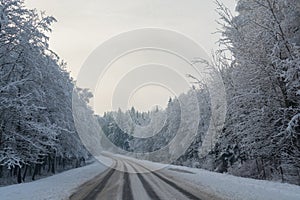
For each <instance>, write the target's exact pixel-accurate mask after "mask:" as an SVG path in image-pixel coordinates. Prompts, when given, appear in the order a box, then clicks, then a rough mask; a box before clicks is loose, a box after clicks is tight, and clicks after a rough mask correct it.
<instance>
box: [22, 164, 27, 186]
mask: <svg viewBox="0 0 300 200" xmlns="http://www.w3.org/2000/svg"><path fill="white" fill-rule="evenodd" d="M27 170H28V165H26V166H25V171H24V173H23V178H22V180H23V182H25V177H26V174H27Z"/></svg>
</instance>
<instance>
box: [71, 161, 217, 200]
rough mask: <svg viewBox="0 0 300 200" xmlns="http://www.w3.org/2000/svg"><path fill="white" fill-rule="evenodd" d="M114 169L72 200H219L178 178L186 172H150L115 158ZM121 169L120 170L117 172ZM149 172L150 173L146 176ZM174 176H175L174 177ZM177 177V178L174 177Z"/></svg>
mask: <svg viewBox="0 0 300 200" xmlns="http://www.w3.org/2000/svg"><path fill="white" fill-rule="evenodd" d="M113 159H114V165H113V167H112V168H109V169H107V170H106V171H104V172H103V173H101V174H99V175H98V176H96V177H95V178H93V179H92V180H90V181H88V182H86V183H84V184H83V185H81V186H80V187H79V188H78V189H77V191H76V192H75V193H74V194H72V195H71V196H70V198H69V199H70V200H152V199H155V200H219V199H221V198H219V197H216V196H213V195H212V194H208V193H207V192H205V191H204V189H203V188H201V187H200V186H199V185H195V184H193V183H190V182H187V181H184V180H182V179H179V178H177V177H176V173H191V172H188V171H184V170H176V171H174V170H173V173H172V174H170V173H168V172H170V171H169V170H170V169H161V170H159V171H151V170H150V168H149V167H148V166H146V165H142V164H141V163H137V162H135V161H132V160H129V159H125V158H113ZM118 169H120V170H118ZM145 171H148V172H145ZM174 172H175V173H174ZM174 174H175V175H174Z"/></svg>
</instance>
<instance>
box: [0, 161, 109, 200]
mask: <svg viewBox="0 0 300 200" xmlns="http://www.w3.org/2000/svg"><path fill="white" fill-rule="evenodd" d="M106 163H108V161H107V160H106ZM105 169H107V166H105V165H103V164H101V163H99V162H94V163H93V164H90V165H88V166H85V167H81V168H77V169H72V170H69V171H65V172H62V173H60V174H56V175H53V176H50V177H47V178H43V179H40V180H37V181H34V182H30V183H22V184H18V185H10V186H5V187H0V199H1V200H46V199H47V200H49V199H51V200H63V199H67V198H68V197H69V196H70V195H71V194H72V193H73V192H74V191H75V190H76V188H77V187H78V186H80V185H81V184H83V183H84V182H86V181H88V180H90V179H92V178H93V177H95V176H96V175H98V174H99V173H101V172H103V171H104V170H105Z"/></svg>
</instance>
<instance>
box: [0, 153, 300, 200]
mask: <svg viewBox="0 0 300 200" xmlns="http://www.w3.org/2000/svg"><path fill="white" fill-rule="evenodd" d="M114 157H115V158H116V157H118V158H119V159H130V160H132V161H134V162H137V163H140V164H143V165H145V166H147V167H148V168H150V169H153V168H154V169H162V171H161V172H162V173H163V174H166V175H171V176H174V177H176V178H179V179H181V180H186V181H187V182H192V183H195V184H196V185H198V186H200V187H201V188H202V189H203V190H204V191H206V192H209V193H210V194H216V195H217V196H220V197H223V198H224V199H230V200H254V199H255V200H259V199H262V200H277V199H278V200H299V199H300V187H299V186H296V185H291V184H282V183H278V182H270V181H262V180H254V179H248V178H241V177H235V176H232V175H228V174H220V173H215V172H209V171H206V170H202V169H195V168H188V167H182V166H175V165H166V164H160V163H153V162H150V161H141V160H136V159H133V158H127V157H124V156H114ZM98 159H100V160H103V163H105V165H112V163H113V161H112V160H110V159H109V158H105V157H101V158H98ZM105 165H104V164H101V163H99V162H95V163H93V164H90V165H88V166H85V167H81V168H77V169H73V170H69V171H66V172H63V173H60V174H57V175H54V176H51V177H48V178H44V179H40V180H37V181H34V182H31V183H24V184H19V185H12V186H6V187H0V194H1V197H0V198H1V200H15V199H20V200H29V199H30V200H46V199H47V200H48V199H54V200H60V199H61V200H64V199H67V198H68V197H69V196H70V195H71V194H72V193H73V192H74V191H76V188H77V187H78V186H80V185H81V184H83V183H84V182H86V181H88V180H90V179H92V178H93V177H95V176H96V175H98V174H99V173H101V172H103V171H104V170H105V169H107V166H105ZM187 172H188V173H187Z"/></svg>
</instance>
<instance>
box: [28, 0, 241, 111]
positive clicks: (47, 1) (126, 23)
mask: <svg viewBox="0 0 300 200" xmlns="http://www.w3.org/2000/svg"><path fill="white" fill-rule="evenodd" d="M25 2H26V4H27V6H29V7H31V8H37V9H38V10H43V11H46V14H47V15H53V16H54V17H55V18H56V19H57V20H58V22H57V23H55V24H54V25H53V33H52V34H51V35H50V47H51V49H52V50H54V51H55V52H57V53H58V55H59V56H60V57H61V58H62V59H64V60H65V61H66V62H67V63H68V66H67V69H68V71H70V72H71V75H72V76H73V77H74V78H75V79H76V76H77V74H78V72H79V70H80V68H81V66H82V64H83V63H84V62H85V60H86V59H87V57H88V56H89V55H90V54H91V52H93V50H94V49H95V48H97V47H98V46H99V45H100V44H101V43H103V42H104V41H106V40H108V39H109V38H111V37H112V36H114V35H117V34H120V33H122V32H125V31H130V30H133V29H138V28H145V27H157V28H164V29H170V30H174V31H178V32H180V33H182V34H184V35H186V36H188V37H190V38H192V39H193V40H195V41H196V42H197V43H199V44H200V45H201V46H202V47H203V48H204V49H205V50H206V51H207V52H210V51H211V50H212V49H217V45H216V44H215V42H216V41H217V40H218V37H219V35H217V34H212V33H213V32H215V31H216V29H217V27H218V25H217V24H216V22H215V20H217V19H218V15H217V14H216V12H215V11H214V9H215V8H216V5H215V4H214V3H213V2H214V1H213V0H186V1H183V0H130V1H129V0H128V1H125V0H106V1H104V0H85V1H82V0H81V1H79V0H25ZM223 2H224V3H225V4H226V5H227V6H228V7H229V8H230V9H232V10H234V7H235V0H223ZM154 87H155V88H156V89H155V90H153V88H152V91H153V92H154V91H156V93H157V95H156V96H155V94H152V95H151V97H152V98H149V96H145V95H142V94H144V93H145V94H146V93H147V92H145V90H144V91H141V92H140V93H137V98H138V99H139V100H136V101H135V102H134V101H132V98H131V99H129V100H128V102H130V103H129V104H130V106H131V104H132V105H135V104H138V105H137V108H139V109H144V110H146V109H149V108H151V106H152V105H154V104H158V105H162V106H164V103H163V102H166V98H167V97H168V95H169V93H168V92H165V93H164V92H163V91H162V88H161V89H158V88H157V87H158V85H155V86H154ZM147 88H148V90H147V91H151V89H150V88H149V87H147ZM163 93H164V95H163ZM139 96H143V98H142V97H139ZM99 104H100V105H98V108H97V112H98V113H102V112H103V111H105V110H107V109H110V108H109V105H103V104H102V103H99Z"/></svg>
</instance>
